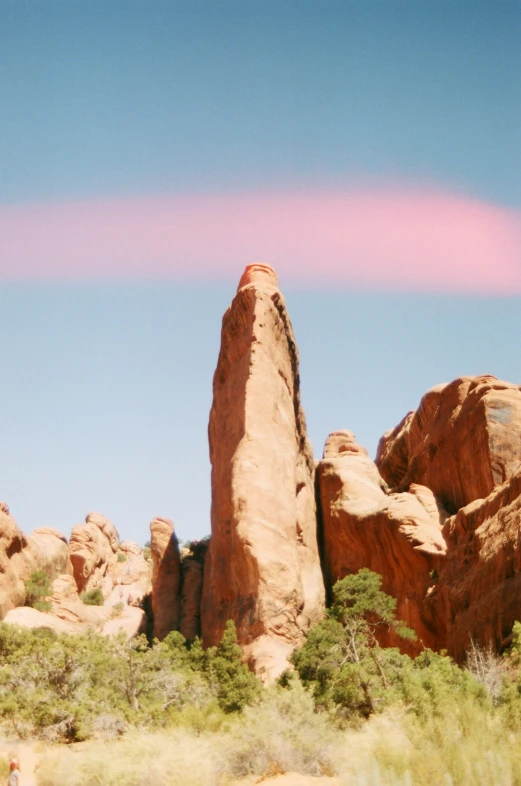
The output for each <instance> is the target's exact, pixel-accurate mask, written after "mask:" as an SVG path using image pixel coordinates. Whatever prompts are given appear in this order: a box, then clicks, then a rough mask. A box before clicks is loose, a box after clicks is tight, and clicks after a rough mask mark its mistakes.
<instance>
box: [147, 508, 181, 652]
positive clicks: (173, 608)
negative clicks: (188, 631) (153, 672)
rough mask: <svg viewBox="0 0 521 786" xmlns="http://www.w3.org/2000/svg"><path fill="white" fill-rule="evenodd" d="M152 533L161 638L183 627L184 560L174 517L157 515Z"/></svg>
mask: <svg viewBox="0 0 521 786" xmlns="http://www.w3.org/2000/svg"><path fill="white" fill-rule="evenodd" d="M150 533H151V541H150V550H151V552H152V565H153V568H152V614H153V617H154V637H155V638H157V639H159V640H161V639H164V638H165V636H167V635H168V634H169V633H170V631H172V630H178V629H179V616H180V609H181V596H180V589H181V561H180V557H179V544H178V542H177V536H176V534H175V531H174V525H173V523H172V521H170V519H162V518H155V519H154V520H153V521H152V522H151V524H150Z"/></svg>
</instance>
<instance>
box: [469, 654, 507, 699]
mask: <svg viewBox="0 0 521 786" xmlns="http://www.w3.org/2000/svg"><path fill="white" fill-rule="evenodd" d="M465 667H466V668H467V669H468V671H470V673H471V674H473V675H474V677H475V678H476V679H477V680H478V682H480V683H481V684H482V685H484V687H485V688H486V690H487V693H488V695H489V696H490V698H491V699H492V701H493V702H494V704H499V703H500V701H501V696H502V694H503V687H504V682H505V676H506V673H507V671H508V663H507V660H506V659H505V658H502V657H501V656H500V655H498V654H497V653H496V652H495V651H494V649H493V647H492V642H489V644H488V646H487V647H480V646H479V644H477V642H476V641H474V639H472V640H471V642H470V647H469V649H468V650H467V657H466V661H465Z"/></svg>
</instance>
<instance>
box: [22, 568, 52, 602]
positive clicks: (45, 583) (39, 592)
mask: <svg viewBox="0 0 521 786" xmlns="http://www.w3.org/2000/svg"><path fill="white" fill-rule="evenodd" d="M24 583H25V605H26V606H31V607H32V608H33V609H38V611H50V610H51V609H52V603H51V601H50V600H49V596H50V595H52V587H51V581H50V579H49V576H48V575H47V573H46V572H45V571H44V570H36V571H34V573H31V575H30V577H29V578H28V579H27V580H26V581H25V582H24Z"/></svg>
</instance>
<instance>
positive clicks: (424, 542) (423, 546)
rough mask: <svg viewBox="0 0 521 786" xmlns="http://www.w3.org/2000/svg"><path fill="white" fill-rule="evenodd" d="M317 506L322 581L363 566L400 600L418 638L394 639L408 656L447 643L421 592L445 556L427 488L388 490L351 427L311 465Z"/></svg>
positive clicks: (438, 516) (431, 587) (427, 591)
mask: <svg viewBox="0 0 521 786" xmlns="http://www.w3.org/2000/svg"><path fill="white" fill-rule="evenodd" d="M317 485H318V489H319V494H320V506H321V510H322V530H323V531H322V541H323V562H324V571H325V579H326V586H327V587H329V588H332V587H333V585H334V584H335V582H336V581H338V579H341V578H343V577H344V576H346V575H347V574H349V573H356V571H358V570H359V569H360V568H362V567H367V568H370V569H371V570H373V571H375V572H376V573H379V574H380V575H381V576H382V577H383V589H384V590H385V592H388V593H389V594H390V595H393V596H394V597H395V598H397V600H398V605H397V615H398V617H399V618H400V619H403V620H404V621H405V622H406V623H407V624H408V625H410V626H411V627H412V628H414V630H415V631H416V632H417V635H418V641H417V642H416V643H414V644H408V645H405V644H403V643H402V642H400V641H398V640H396V639H395V638H394V637H392V636H388V637H387V638H386V639H385V642H383V643H385V644H387V645H389V644H392V645H393V646H395V645H397V644H400V645H401V647H402V650H404V651H407V652H409V653H410V654H414V653H415V652H418V651H420V650H421V649H423V647H424V646H426V647H433V648H437V649H439V648H441V647H444V646H445V630H444V626H443V625H442V626H440V625H439V620H438V619H437V618H434V619H433V618H432V615H431V614H430V607H425V605H424V601H425V598H426V597H428V596H429V595H431V594H432V593H433V592H435V583H434V582H433V580H432V578H431V574H432V571H434V570H436V571H439V570H440V568H441V565H442V561H443V557H444V555H445V542H444V540H443V537H442V533H441V526H442V522H443V520H444V517H445V514H444V511H443V510H439V509H438V506H437V505H436V502H435V500H434V497H433V495H432V492H430V491H429V489H427V488H425V487H424V486H414V485H413V486H411V488H410V493H401V494H396V493H389V492H388V491H387V487H386V484H385V483H384V481H383V480H382V478H381V476H380V474H379V472H378V470H377V468H376V466H375V464H374V462H373V461H371V459H370V458H369V456H368V455H367V451H366V450H365V449H364V448H362V447H360V446H359V445H357V443H356V442H355V438H354V435H353V434H352V433H351V432H350V431H337V432H334V433H333V434H330V436H329V437H328V439H327V441H326V446H325V449H324V458H323V460H322V461H321V462H319V465H318V467H317Z"/></svg>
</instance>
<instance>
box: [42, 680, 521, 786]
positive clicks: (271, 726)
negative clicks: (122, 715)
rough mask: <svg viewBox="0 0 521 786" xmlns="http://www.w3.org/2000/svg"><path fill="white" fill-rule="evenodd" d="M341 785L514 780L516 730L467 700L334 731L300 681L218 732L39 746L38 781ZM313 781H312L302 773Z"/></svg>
mask: <svg viewBox="0 0 521 786" xmlns="http://www.w3.org/2000/svg"><path fill="white" fill-rule="evenodd" d="M290 771H293V772H299V773H303V774H305V775H309V776H318V775H322V776H325V775H337V776H340V780H341V781H342V782H343V783H345V785H346V786H521V732H511V731H509V730H508V728H507V726H506V724H505V722H504V721H503V718H502V715H501V714H500V713H499V712H498V711H493V712H491V711H487V710H485V709H483V708H481V707H479V706H477V705H476V704H475V703H474V702H468V703H460V704H459V705H457V706H454V707H450V708H447V709H446V710H445V711H444V712H443V713H441V714H440V715H438V716H431V717H429V718H428V719H427V720H423V721H420V720H418V719H417V718H416V717H415V716H413V715H410V714H409V713H407V711H406V710H405V708H401V709H400V708H394V709H393V710H390V711H387V712H386V713H384V714H383V715H380V716H376V717H374V718H373V719H371V720H370V721H369V722H368V723H366V724H365V725H364V726H363V727H362V728H361V729H360V730H356V731H355V730H351V731H341V730H339V729H337V728H335V727H334V726H333V725H332V724H331V723H329V721H328V719H327V716H325V715H323V714H316V713H314V712H313V705H312V702H311V700H310V698H309V697H308V696H307V694H306V693H305V692H304V691H303V690H302V689H300V688H298V689H296V690H292V691H281V690H278V691H276V690H273V691H270V692H269V693H268V696H267V697H266V699H265V700H264V701H263V702H261V703H260V704H259V705H258V706H257V707H254V708H250V709H248V710H247V711H246V712H245V713H244V714H243V715H242V716H241V717H238V718H236V719H234V720H233V721H230V722H228V723H225V724H224V725H223V726H221V728H220V729H218V730H206V731H205V730H193V729H186V728H179V729H174V730H171V731H169V732H155V733H150V734H145V733H143V732H140V733H135V734H129V735H126V736H125V737H123V738H122V739H121V740H119V741H111V742H106V743H100V742H97V743H96V742H89V743H83V744H81V745H79V746H75V747H67V748H66V747H63V746H62V747H56V748H55V749H50V750H49V749H48V752H47V753H46V754H45V756H44V757H43V760H42V763H41V766H40V768H39V771H38V783H39V786H140V784H142V783H148V782H150V783H154V784H157V785H158V786H224V784H230V783H231V781H232V780H233V779H235V778H242V777H246V776H249V777H251V778H253V779H255V778H259V777H261V776H262V775H268V774H270V775H271V774H273V775H274V774H277V773H279V772H280V773H281V772H290ZM310 783H313V780H312V779H311V780H310Z"/></svg>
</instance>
